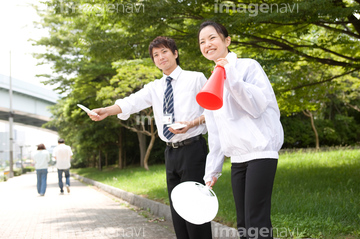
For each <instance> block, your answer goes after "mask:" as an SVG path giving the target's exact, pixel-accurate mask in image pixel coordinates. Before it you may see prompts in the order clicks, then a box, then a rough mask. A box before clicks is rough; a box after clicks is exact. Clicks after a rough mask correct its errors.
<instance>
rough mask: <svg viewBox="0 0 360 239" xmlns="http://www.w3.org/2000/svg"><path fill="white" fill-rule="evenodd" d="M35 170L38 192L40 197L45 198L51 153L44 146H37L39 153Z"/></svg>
mask: <svg viewBox="0 0 360 239" xmlns="http://www.w3.org/2000/svg"><path fill="white" fill-rule="evenodd" d="M34 161H35V169H36V175H37V191H38V193H39V194H40V196H44V195H45V192H46V185H47V182H46V181H47V174H48V167H49V161H50V153H49V152H48V151H47V150H46V148H45V145H44V144H39V145H38V146H37V152H36V153H35V155H34Z"/></svg>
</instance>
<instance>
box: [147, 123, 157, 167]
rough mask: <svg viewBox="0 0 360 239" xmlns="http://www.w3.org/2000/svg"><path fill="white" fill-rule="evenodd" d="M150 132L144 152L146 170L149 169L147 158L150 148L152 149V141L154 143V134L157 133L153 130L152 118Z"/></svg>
mask: <svg viewBox="0 0 360 239" xmlns="http://www.w3.org/2000/svg"><path fill="white" fill-rule="evenodd" d="M150 132H151V140H150V143H149V146H148V148H147V150H146V154H145V158H144V168H145V169H146V170H149V165H148V161H149V158H150V152H151V149H152V147H153V146H154V143H155V139H156V137H155V136H156V134H157V131H156V132H154V121H153V120H151V125H150Z"/></svg>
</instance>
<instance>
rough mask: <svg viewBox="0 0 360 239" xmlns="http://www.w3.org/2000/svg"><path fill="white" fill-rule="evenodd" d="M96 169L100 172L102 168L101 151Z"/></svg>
mask: <svg viewBox="0 0 360 239" xmlns="http://www.w3.org/2000/svg"><path fill="white" fill-rule="evenodd" d="M98 169H99V170H100V171H101V170H102V167H101V150H99V162H98Z"/></svg>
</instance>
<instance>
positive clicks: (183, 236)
mask: <svg viewBox="0 0 360 239" xmlns="http://www.w3.org/2000/svg"><path fill="white" fill-rule="evenodd" d="M207 152H208V150H207V145H206V141H205V139H204V138H203V137H201V138H200V139H199V140H197V141H195V142H193V143H191V144H190V145H185V146H181V147H179V148H173V147H171V146H167V147H166V149H165V164H166V181H167V187H168V194H169V201H170V209H171V215H172V220H173V224H174V228H175V233H176V237H177V238H178V239H202V238H204V239H211V238H212V235H211V223H210V222H208V223H205V224H202V225H195V224H192V223H190V222H187V221H186V220H184V219H183V218H182V217H180V216H179V214H177V213H176V211H175V210H174V207H173V205H172V202H171V198H170V195H171V191H172V190H173V188H174V187H175V186H176V185H178V184H179V183H182V182H185V181H195V182H199V183H202V184H204V180H203V177H204V174H205V162H206V156H207Z"/></svg>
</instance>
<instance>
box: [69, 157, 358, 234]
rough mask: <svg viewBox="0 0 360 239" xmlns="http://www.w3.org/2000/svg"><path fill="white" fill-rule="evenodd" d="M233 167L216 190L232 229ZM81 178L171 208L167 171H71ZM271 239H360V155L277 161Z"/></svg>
mask: <svg viewBox="0 0 360 239" xmlns="http://www.w3.org/2000/svg"><path fill="white" fill-rule="evenodd" d="M230 167H231V163H230V162H229V160H227V161H226V162H225V164H224V167H223V175H222V176H221V178H220V180H219V181H218V183H217V184H216V185H215V187H214V191H215V193H216V194H217V197H218V199H219V212H218V215H217V217H216V219H215V220H216V221H218V222H221V223H223V224H226V225H228V226H232V227H236V213H235V205H234V200H233V197H232V190H231V182H230V175H231V172H230V171H231V170H230ZM72 172H74V173H78V174H79V175H82V176H84V177H88V178H91V179H94V180H96V181H99V182H102V183H105V184H108V185H111V186H114V187H118V188H121V189H123V190H125V191H129V192H133V193H135V194H138V195H142V196H145V197H147V198H149V199H153V200H156V201H159V202H162V203H166V204H169V199H168V196H167V189H166V179H165V165H154V166H150V170H149V171H146V170H145V169H142V168H127V169H123V170H119V169H116V168H107V169H104V170H103V171H102V172H100V171H98V170H97V169H93V168H87V169H76V170H75V169H74V170H72ZM272 222H273V227H274V236H275V237H280V238H292V237H293V238H306V237H307V238H308V237H311V238H360V151H359V150H336V151H330V152H309V153H302V152H296V153H284V154H281V155H280V158H279V164H278V169H277V173H276V178H275V184H274V191H273V197H272Z"/></svg>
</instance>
